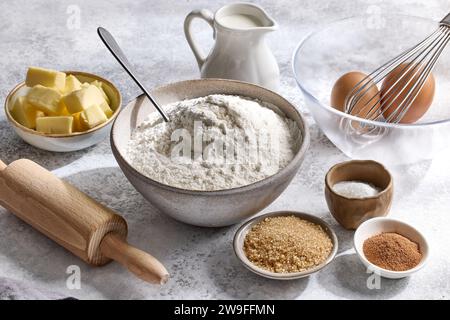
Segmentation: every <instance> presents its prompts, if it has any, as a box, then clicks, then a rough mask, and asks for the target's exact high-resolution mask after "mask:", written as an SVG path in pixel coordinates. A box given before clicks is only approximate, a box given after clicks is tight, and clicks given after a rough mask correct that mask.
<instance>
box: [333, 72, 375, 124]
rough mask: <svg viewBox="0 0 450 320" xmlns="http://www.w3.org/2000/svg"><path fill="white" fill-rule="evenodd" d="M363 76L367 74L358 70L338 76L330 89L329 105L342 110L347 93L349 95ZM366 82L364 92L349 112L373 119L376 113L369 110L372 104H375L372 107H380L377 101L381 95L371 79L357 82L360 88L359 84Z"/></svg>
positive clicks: (362, 84)
mask: <svg viewBox="0 0 450 320" xmlns="http://www.w3.org/2000/svg"><path fill="white" fill-rule="evenodd" d="M365 77H367V75H366V74H365V73H362V72H359V71H352V72H348V73H346V74H344V75H343V76H342V77H340V78H339V79H338V80H337V81H336V83H335V84H334V86H333V90H332V91H331V106H332V107H333V108H335V109H338V110H340V111H342V112H344V107H345V99H346V97H347V95H349V94H350V93H351V92H352V90H353V88H354V87H355V86H356V85H357V84H358V83H359V82H360V81H362V80H363V79H364V78H365ZM366 83H367V85H366V86H365V87H364V88H363V89H362V90H364V91H366V92H365V93H364V95H363V96H362V97H361V98H360V99H359V101H358V102H357V103H356V105H355V107H354V108H353V110H352V112H351V114H352V115H355V116H358V117H360V118H366V119H367V118H370V119H374V118H376V114H369V113H370V112H369V111H370V109H371V108H372V106H374V104H376V105H375V106H374V108H379V107H380V105H379V101H380V97H381V96H380V92H379V90H378V87H377V86H376V85H375V83H373V81H372V80H366V81H365V82H363V83H361V84H359V85H358V87H359V88H361V86H364V85H365V84H366Z"/></svg>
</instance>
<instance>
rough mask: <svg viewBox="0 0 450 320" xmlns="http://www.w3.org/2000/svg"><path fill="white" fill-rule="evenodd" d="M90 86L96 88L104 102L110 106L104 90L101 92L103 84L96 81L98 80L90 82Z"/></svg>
mask: <svg viewBox="0 0 450 320" xmlns="http://www.w3.org/2000/svg"><path fill="white" fill-rule="evenodd" d="M91 85H94V86H96V87H97V88H98V89H99V90H100V92H101V94H102V96H103V98H104V99H105V101H106V102H107V103H108V104H111V101H109V97H108V95H107V94H106V92H105V90H103V82H101V81H98V80H94V81H92V82H91Z"/></svg>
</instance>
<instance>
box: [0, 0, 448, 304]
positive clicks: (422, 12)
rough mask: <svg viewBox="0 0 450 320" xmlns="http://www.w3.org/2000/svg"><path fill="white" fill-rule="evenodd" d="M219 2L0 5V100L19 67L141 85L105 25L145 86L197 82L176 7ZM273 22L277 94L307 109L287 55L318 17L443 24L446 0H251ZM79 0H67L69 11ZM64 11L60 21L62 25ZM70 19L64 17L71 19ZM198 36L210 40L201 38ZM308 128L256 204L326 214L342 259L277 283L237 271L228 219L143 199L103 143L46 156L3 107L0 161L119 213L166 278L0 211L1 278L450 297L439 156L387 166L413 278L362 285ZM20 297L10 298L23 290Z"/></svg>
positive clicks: (101, 294)
mask: <svg viewBox="0 0 450 320" xmlns="http://www.w3.org/2000/svg"><path fill="white" fill-rule="evenodd" d="M225 3H226V1H178V0H170V1H167V0H165V1H162V0H161V1H151V0H136V1H118V0H114V1H112V0H97V1H88V0H85V1H75V0H70V1H47V0H33V1H28V0H27V1H25V0H14V1H13V0H4V1H1V2H0V52H1V57H0V61H1V66H2V72H1V73H0V95H1V97H2V99H4V98H5V97H6V95H7V93H8V91H9V90H10V89H11V88H12V87H13V86H14V85H15V84H16V83H18V82H19V81H21V80H23V78H24V74H25V71H26V68H27V66H29V65H38V66H46V67H51V68H55V69H60V70H67V69H72V70H85V71H91V72H94V73H98V74H100V75H103V76H105V77H107V78H109V79H110V80H111V81H113V82H115V83H116V84H117V85H118V87H119V88H120V90H121V91H122V93H123V95H124V100H125V101H129V100H130V99H132V98H133V97H135V96H136V95H137V94H139V89H138V88H137V87H136V86H135V85H134V84H133V83H132V82H131V81H130V80H129V78H128V76H127V75H126V74H125V72H124V71H122V70H121V68H120V67H119V66H118V64H117V63H116V62H115V60H114V59H113V58H112V57H111V56H110V54H109V53H108V52H107V51H106V49H105V48H104V47H103V46H102V44H101V43H100V41H99V39H98V37H97V34H96V27H97V26H98V25H102V26H104V27H106V28H108V29H110V30H111V32H113V34H114V35H115V36H116V37H117V38H118V39H119V41H120V43H121V44H122V46H123V47H124V48H125V51H126V53H127V54H128V55H129V58H130V60H131V61H133V62H134V63H135V65H136V66H139V73H140V74H141V75H142V76H143V77H144V79H145V83H146V84H147V85H148V86H155V85H158V84H163V83H167V82H171V81H176V80H182V79H189V78H196V77H198V70H197V66H196V64H195V60H194V57H193V55H192V53H191V52H190V49H189V48H188V45H187V43H186V41H185V39H184V35H183V31H182V24H183V19H184V16H185V15H186V14H187V13H188V12H189V11H190V10H192V9H194V8H210V9H217V8H219V7H220V6H221V5H223V4H225ZM258 3H259V4H260V5H262V6H263V7H264V8H266V9H267V10H268V12H269V13H271V14H272V15H273V17H274V18H275V20H277V21H278V22H279V24H280V25H281V30H280V31H278V32H277V34H276V35H272V36H270V37H269V42H270V45H271V47H272V48H273V50H274V53H275V55H276V57H277V59H278V61H279V64H280V69H281V73H282V89H281V93H282V94H283V95H284V96H285V97H287V98H288V99H290V100H291V101H292V102H294V103H295V104H296V105H297V106H298V107H299V109H300V110H302V111H304V112H305V113H306V109H305V108H304V107H303V105H302V98H301V94H300V92H299V90H298V89H297V88H296V86H295V83H294V80H293V77H292V72H291V67H290V58H291V54H292V51H293V49H294V47H295V46H296V44H297V43H298V42H299V41H301V40H302V38H303V37H304V36H305V35H307V34H308V32H310V31H311V30H313V29H314V28H316V27H318V26H320V25H321V24H322V23H324V21H328V20H337V19H340V18H344V17H347V16H351V15H356V14H361V13H364V12H367V11H368V10H369V11H370V10H373V9H375V10H381V12H390V11H393V12H400V13H408V14H413V15H418V16H425V17H430V18H433V19H439V18H441V17H442V16H444V15H445V13H446V12H447V11H448V0H429V1H419V0H402V1H395V4H393V3H392V1H382V0H371V1H369V0H366V1H362V0H360V1H340V0H330V1H316V0H307V1H291V0H279V1H269V0H261V1H259V2H258ZM74 6H75V7H74ZM78 9H79V10H80V14H81V15H80V17H81V20H80V21H81V23H80V26H79V28H78V29H71V28H68V27H67V23H68V21H69V20H70V15H71V12H74V11H73V10H75V11H77V10H78ZM68 19H69V20H68ZM69 22H70V21H69ZM198 29H203V31H201V32H199V39H200V40H201V41H202V42H203V43H204V44H205V46H206V45H208V43H211V41H210V40H209V39H210V37H211V33H210V32H209V31H205V30H206V29H207V28H201V27H198ZM308 120H309V122H310V124H311V131H312V143H311V148H310V150H309V152H308V155H307V157H306V160H305V162H304V164H303V167H302V169H301V170H300V172H299V173H298V175H297V177H296V178H295V180H294V181H293V182H292V184H291V185H290V186H289V187H288V189H287V190H286V191H285V192H284V193H283V195H282V196H281V197H280V198H279V199H277V200H276V201H275V202H274V203H273V204H272V205H271V206H270V207H269V208H267V209H266V210H265V212H266V211H273V210H280V209H290V210H300V211H306V212H310V213H313V214H316V215H317V216H320V217H323V218H325V219H326V220H327V221H328V222H329V223H331V224H332V226H333V227H334V229H335V230H336V231H337V233H338V238H339V241H340V248H339V255H338V257H337V258H336V259H335V261H334V262H333V264H331V265H330V266H328V267H327V268H326V269H324V270H323V271H322V272H320V273H318V274H316V275H314V276H311V277H309V278H307V279H301V280H298V281H289V282H277V281H273V280H267V279H262V278H260V277H258V276H256V275H253V274H252V273H250V272H249V271H247V270H246V269H244V268H243V267H242V266H241V265H240V264H239V262H238V261H237V260H236V258H235V257H234V254H233V250H232V246H231V241H232V237H233V234H234V231H235V230H236V228H237V226H234V227H229V228H222V229H203V228H196V227H192V226H188V225H184V224H182V223H179V222H176V221H174V220H172V219H170V218H168V217H166V216H164V215H162V214H161V213H159V212H156V211H155V210H154V209H152V207H151V206H150V205H149V204H148V203H147V202H146V201H145V200H144V199H143V198H142V196H141V195H140V194H139V193H137V192H136V191H135V190H134V189H133V187H132V186H131V185H130V183H128V181H127V180H126V178H125V176H124V175H123V174H122V172H121V171H120V169H119V168H118V167H117V164H116V162H115V160H114V158H113V156H112V154H111V151H110V146H109V141H108V140H105V141H104V142H102V143H101V144H99V145H97V146H95V147H92V148H89V149H87V150H84V151H80V152H74V153H68V154H55V153H49V152H45V151H41V150H38V149H35V148H33V147H31V146H29V145H27V144H25V143H24V142H22V141H21V140H20V139H19V138H18V137H17V136H16V135H15V133H14V132H13V130H12V128H11V127H10V126H9V125H8V123H7V122H6V119H5V116H4V114H3V112H1V114H0V158H1V159H2V160H4V161H5V162H8V163H9V162H11V161H13V160H15V159H18V158H22V157H24V158H29V159H32V160H34V161H36V162H38V163H40V164H41V165H43V166H45V167H47V168H48V169H50V170H53V171H54V172H55V173H56V174H58V175H59V176H61V177H64V178H65V179H67V180H68V181H70V182H71V183H73V184H74V185H76V186H77V187H79V188H80V189H81V190H83V191H85V192H87V193H88V194H90V195H91V196H93V197H94V198H96V199H97V200H99V201H100V202H102V203H104V204H106V205H108V206H110V207H112V208H113V209H115V210H117V211H118V212H120V213H122V214H123V215H124V216H125V218H126V219H127V220H128V223H129V228H130V236H129V240H130V242H131V243H133V244H135V245H137V246H139V247H141V248H143V249H145V250H148V251H149V252H151V253H153V254H154V255H155V256H156V257H158V258H160V259H161V261H162V262H163V263H164V264H165V265H166V266H167V268H168V269H169V271H170V273H171V275H172V278H171V280H170V282H169V283H168V284H167V285H165V286H163V287H159V286H154V285H149V284H146V283H143V282H141V281H140V280H137V279H135V278H133V277H132V276H131V275H130V274H128V272H127V271H126V270H124V269H123V268H122V267H120V266H119V265H118V264H115V263H112V264H109V265H107V266H105V267H103V268H92V267H89V266H88V265H86V264H84V263H82V262H80V261H79V260H78V259H77V258H75V257H74V256H72V255H71V254H69V253H67V252H66V251H65V250H64V249H62V248H60V247H58V246H57V245H55V244H54V243H52V242H51V241H50V240H48V239H47V238H45V237H44V236H42V235H40V234H39V233H37V232H36V231H34V230H33V229H32V228H30V227H29V226H27V225H26V224H24V223H23V222H21V221H20V220H18V219H17V218H15V217H14V216H12V215H11V214H10V213H8V212H7V211H6V210H4V209H3V208H0V277H8V278H12V279H15V280H23V281H25V283H29V284H30V286H36V287H40V288H43V289H44V290H56V291H58V292H60V293H63V294H66V295H71V296H75V297H78V298H82V299H92V298H114V299H130V298H136V299H173V298H182V299H208V298H230V299H234V298H243V299H246V298H256V299H259V298H275V299H313V298H337V299H340V298H344V299H346V298H357V299H366V298H377V299H378V298H383V299H385V298H433V299H445V298H447V299H448V298H449V297H450V294H449V293H450V278H449V274H450V246H449V245H448V244H449V243H450V233H449V232H448V228H449V226H450V215H449V214H448V210H449V207H450V206H449V205H450V171H449V170H448V159H449V157H448V155H447V156H442V157H439V158H437V159H435V160H434V161H432V162H426V163H420V164H417V165H414V166H410V167H408V168H391V169H392V170H393V173H394V176H395V179H396V180H395V181H396V196H395V199H394V205H393V208H392V211H391V215H392V216H393V217H396V218H400V219H405V220H407V221H408V222H410V223H412V224H414V225H416V226H418V227H420V228H421V230H423V232H424V233H425V234H426V235H427V236H428V238H429V241H430V245H431V249H432V253H431V259H430V261H429V264H428V265H427V266H426V267H425V269H423V270H422V271H421V272H419V273H417V274H416V275H414V276H413V277H411V278H409V279H402V280H398V281H389V280H382V283H381V289H378V290H369V289H367V286H366V279H367V274H366V273H365V269H364V267H363V266H362V265H361V264H360V262H359V261H358V258H357V257H356V255H355V253H354V251H353V249H352V236H353V233H352V232H348V231H345V230H343V229H342V228H341V227H339V226H338V225H337V223H336V222H335V221H334V220H333V219H332V218H331V216H330V214H329V212H328V210H327V206H326V203H325V200H324V197H323V177H324V174H325V173H326V171H327V169H328V168H329V167H330V166H331V165H333V164H335V163H337V162H339V161H342V160H345V159H346V157H345V156H344V155H343V154H342V153H341V152H340V151H339V150H338V149H336V148H335V147H334V146H333V145H332V144H331V143H330V142H329V141H328V140H327V138H326V137H325V136H323V135H322V134H321V133H320V131H319V130H318V128H317V126H316V125H315V124H314V122H313V121H312V119H311V118H310V117H308ZM69 265H78V266H79V267H80V268H81V289H77V290H70V289H68V288H67V287H66V279H67V276H68V275H67V274H66V269H67V267H68V266H69ZM19 297H20V296H19Z"/></svg>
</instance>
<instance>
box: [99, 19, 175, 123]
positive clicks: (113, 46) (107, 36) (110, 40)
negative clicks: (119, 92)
mask: <svg viewBox="0 0 450 320" xmlns="http://www.w3.org/2000/svg"><path fill="white" fill-rule="evenodd" d="M97 33H98V35H99V36H100V39H102V41H103V43H104V44H105V46H106V47H107V48H108V50H109V51H110V52H111V54H112V55H113V56H114V58H116V59H117V61H118V62H119V63H120V65H121V66H122V68H123V69H124V70H125V71H126V72H127V73H128V74H129V75H130V77H131V78H132V79H133V80H134V82H136V84H137V85H138V86H139V88H141V90H142V91H143V92H144V94H145V95H146V96H147V98H148V99H149V100H150V101H151V102H152V103H153V105H154V106H155V108H156V109H157V110H158V111H159V113H160V114H161V116H162V117H163V119H164V121H166V122H169V121H170V120H169V117H168V116H167V115H166V114H165V112H164V110H163V109H162V108H161V106H160V105H159V104H158V103H157V102H156V100H155V99H154V98H153V97H152V95H151V94H150V92H148V90H147V89H146V88H145V87H144V85H143V84H142V83H141V82H140V81H139V79H138V78H137V76H136V73H135V72H134V70H133V68H132V66H131V64H130V62H129V61H128V59H127V58H126V56H125V54H124V53H123V51H122V49H120V47H119V45H118V44H117V42H116V40H114V37H113V36H112V34H111V33H109V31H108V30H106V29H105V28H102V27H98V28H97Z"/></svg>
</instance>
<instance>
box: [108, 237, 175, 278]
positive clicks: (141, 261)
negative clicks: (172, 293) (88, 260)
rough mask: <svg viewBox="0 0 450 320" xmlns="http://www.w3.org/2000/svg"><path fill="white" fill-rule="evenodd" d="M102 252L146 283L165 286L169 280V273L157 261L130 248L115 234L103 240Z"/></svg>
mask: <svg viewBox="0 0 450 320" xmlns="http://www.w3.org/2000/svg"><path fill="white" fill-rule="evenodd" d="M100 250H101V251H102V253H103V254H104V255H105V256H107V257H108V258H111V259H113V260H115V261H117V262H119V263H120V264H122V265H123V266H124V267H126V268H127V269H128V270H130V272H132V273H134V274H135V275H136V276H137V277H138V278H140V279H142V280H144V281H147V282H151V283H159V284H164V283H166V282H167V280H168V279H169V273H168V272H167V270H166V268H165V267H164V266H163V265H162V264H161V263H160V262H159V261H158V260H157V259H155V258H154V257H152V256H151V255H150V254H148V253H146V252H144V251H142V250H139V249H137V248H135V247H132V246H130V245H129V244H128V243H126V242H125V240H122V239H121V238H120V237H119V236H117V235H115V234H114V233H108V234H107V235H106V236H105V237H104V238H103V240H102V242H101V244H100Z"/></svg>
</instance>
